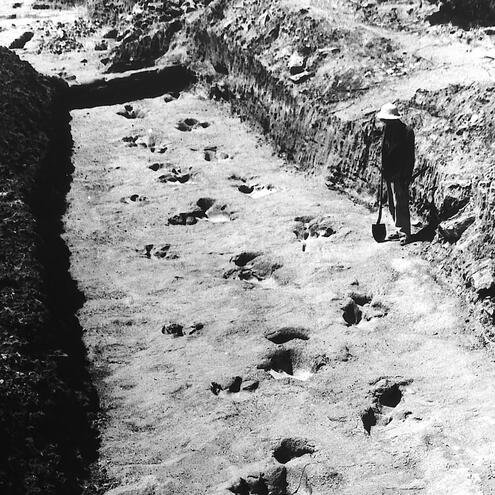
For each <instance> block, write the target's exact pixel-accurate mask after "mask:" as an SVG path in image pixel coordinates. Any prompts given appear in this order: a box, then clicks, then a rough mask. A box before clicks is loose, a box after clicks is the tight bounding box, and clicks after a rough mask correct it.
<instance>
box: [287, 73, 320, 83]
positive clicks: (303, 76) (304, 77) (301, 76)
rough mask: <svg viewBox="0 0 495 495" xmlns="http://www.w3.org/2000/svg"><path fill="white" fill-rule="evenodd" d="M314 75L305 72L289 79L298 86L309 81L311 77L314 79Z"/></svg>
mask: <svg viewBox="0 0 495 495" xmlns="http://www.w3.org/2000/svg"><path fill="white" fill-rule="evenodd" d="M313 75H314V74H313V73H312V72H308V71H303V72H300V73H299V74H294V75H292V76H290V77H289V79H290V80H291V81H292V82H293V83H296V84H300V83H302V82H304V81H307V80H308V79H309V78H310V77H312V76H313Z"/></svg>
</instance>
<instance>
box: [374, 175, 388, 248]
mask: <svg viewBox="0 0 495 495" xmlns="http://www.w3.org/2000/svg"><path fill="white" fill-rule="evenodd" d="M382 198H383V170H381V173H380V195H379V196H378V220H377V221H376V223H374V224H373V225H372V226H371V233H372V234H373V239H375V241H376V242H383V241H384V240H385V237H387V229H386V227H385V224H384V223H380V222H381V221H382V207H383V205H382Z"/></svg>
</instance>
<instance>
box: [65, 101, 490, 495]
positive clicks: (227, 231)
mask: <svg viewBox="0 0 495 495" xmlns="http://www.w3.org/2000/svg"><path fill="white" fill-rule="evenodd" d="M134 106H135V108H138V109H140V110H141V111H142V112H143V114H144V115H145V116H144V118H142V119H136V120H128V119H125V118H123V117H121V116H118V115H116V111H118V110H120V109H121V108H120V107H102V108H98V109H93V110H91V111H86V110H82V111H76V112H73V122H72V129H73V135H74V140H75V154H74V163H75V165H76V172H75V174H74V184H73V188H72V190H71V192H70V194H69V201H70V209H69V212H68V214H67V217H66V219H65V223H66V228H67V234H66V241H67V243H68V245H69V247H70V250H71V252H72V259H73V265H72V270H73V275H74V277H75V278H76V279H77V280H78V281H79V283H80V286H81V289H82V290H83V292H84V293H85V294H86V297H87V302H86V304H85V306H84V307H83V309H82V311H81V313H80V320H81V323H82V326H83V327H84V328H85V331H86V333H85V341H86V343H87V345H88V347H89V350H90V357H91V362H92V363H93V366H94V374H95V378H96V380H97V384H98V387H99V389H100V393H101V396H102V401H103V409H104V411H105V412H106V414H107V421H106V424H105V425H104V427H103V431H102V433H103V443H102V449H101V462H102V464H103V465H104V466H105V467H106V468H107V469H108V471H109V473H110V475H111V476H113V477H115V478H116V479H117V480H119V482H121V483H132V482H136V481H139V480H140V478H142V477H146V476H154V477H156V480H155V479H154V478H153V479H152V480H151V481H150V479H149V478H146V480H147V481H146V483H148V482H149V483H153V484H155V481H156V486H157V493H167V494H172V493H174V494H175V493H177V494H179V493H181V494H183V493H190V494H193V493H198V494H199V493H206V492H209V491H210V490H211V489H213V488H214V487H216V486H217V485H220V484H222V483H223V482H225V481H226V480H229V479H230V478H232V477H236V476H238V474H237V470H239V469H240V470H242V469H245V468H246V466H249V465H250V464H251V463H257V462H260V461H267V460H269V459H270V458H271V456H272V453H273V451H274V449H275V448H276V447H277V445H278V443H280V442H281V440H283V439H285V438H302V439H305V440H307V441H308V442H309V444H310V445H312V446H314V449H315V452H314V453H313V454H311V455H309V454H306V455H304V456H302V457H299V458H294V459H293V460H290V461H289V462H288V463H287V464H286V467H287V468H288V479H289V482H290V483H289V493H293V491H294V490H295V489H296V488H297V485H298V483H299V480H300V478H301V473H302V467H303V466H305V465H308V466H307V468H306V470H305V472H304V476H307V484H308V485H309V486H311V487H312V488H313V493H321V494H324V493H342V494H354V495H355V494H375V493H376V494H378V493H402V492H405V493H428V494H439V493H441V494H453V493H458V494H471V493H472V494H474V493H491V492H490V491H489V489H488V488H487V487H488V486H489V485H490V483H491V481H490V480H491V476H492V474H491V470H492V469H493V466H492V464H491V462H492V461H491V459H492V457H493V448H494V445H495V444H494V443H493V442H494V441H495V433H494V431H493V414H492V411H493V406H494V404H493V399H492V397H493V394H492V390H493V377H494V371H495V370H494V368H493V365H492V364H491V362H490V360H489V358H488V356H487V355H486V353H485V352H484V351H482V350H479V349H477V346H476V342H475V340H474V338H472V337H470V335H469V330H470V328H469V324H466V322H465V315H466V314H467V311H466V309H465V308H463V306H462V304H461V303H460V301H459V300H458V299H456V298H455V296H454V295H452V294H450V293H449V291H448V289H447V288H446V287H444V286H442V285H440V284H439V283H437V282H436V281H435V280H434V279H433V278H432V276H431V275H430V274H429V267H428V265H427V264H425V263H424V262H423V261H421V260H420V259H417V258H416V257H414V256H412V255H410V254H408V251H407V250H404V249H401V248H400V247H399V246H398V245H397V244H394V243H386V244H381V245H379V244H376V243H374V241H373V240H372V239H371V238H370V225H371V223H372V222H373V221H374V219H373V217H372V216H370V215H369V214H368V212H367V211H366V210H364V209H362V208H360V207H358V206H356V205H354V204H352V203H351V202H350V201H349V200H347V199H346V198H345V197H342V196H339V195H337V194H336V193H332V192H329V191H328V190H326V189H325V188H324V187H323V186H322V185H321V184H319V183H317V182H316V181H313V180H309V179H304V178H302V177H301V176H299V175H295V174H292V173H289V172H287V171H286V170H285V168H286V167H285V164H284V163H283V162H282V161H280V160H279V159H277V158H276V157H274V156H273V155H272V153H271V150H270V148H269V147H268V146H267V145H265V144H262V143H261V141H260V139H259V138H258V137H257V136H256V135H255V134H253V133H252V132H250V131H249V130H248V129H247V128H246V127H245V126H244V125H243V124H242V123H241V122H239V121H238V120H237V119H235V118H232V117H231V116H229V114H228V113H227V110H226V109H225V108H222V107H219V106H217V105H215V104H213V103H212V102H210V101H208V100H206V99H204V98H202V97H201V96H199V95H194V94H189V93H186V94H183V95H182V96H181V97H180V98H179V99H178V100H176V101H173V102H171V103H164V102H163V101H162V100H161V99H160V98H158V99H154V100H143V101H140V102H138V103H136V104H135V105H134ZM187 117H193V118H196V119H197V120H199V121H200V122H205V121H206V122H209V123H210V124H211V125H210V126H209V127H208V128H198V129H194V130H193V131H191V132H181V131H179V130H178V129H176V128H175V124H176V123H177V122H178V121H179V120H180V119H184V118H187ZM147 129H154V130H155V131H154V132H155V133H156V134H158V136H159V139H158V141H159V142H160V144H162V143H163V144H166V145H167V151H166V152H165V153H164V154H157V153H156V152H155V153H152V152H150V150H149V149H148V148H144V147H137V148H127V147H126V146H125V143H123V142H122V137H124V136H128V135H141V134H144V135H146V134H147V132H148V131H147ZM213 146H216V147H217V150H218V151H217V157H216V158H214V159H213V160H211V161H207V160H205V158H204V149H205V148H209V147H213ZM220 153H224V154H226V155H228V158H227V157H225V158H221V157H220ZM222 156H225V155H222ZM153 163H164V164H168V163H170V164H172V165H173V166H175V167H180V169H181V171H182V172H186V171H187V172H189V173H191V174H192V178H191V180H190V181H188V182H186V183H184V184H177V183H160V181H159V180H158V178H159V177H160V175H163V170H164V169H162V170H159V171H157V172H154V171H152V170H150V169H149V168H148V167H149V166H150V165H152V164H153ZM172 165H171V166H172ZM165 167H168V165H165ZM165 169H166V168H165ZM232 176H235V177H243V178H245V179H246V183H247V184H259V185H261V186H269V185H270V186H273V189H271V190H266V189H265V192H270V194H266V195H264V196H261V197H251V196H250V195H246V194H243V193H241V192H240V191H239V190H238V189H237V187H236V186H238V185H240V184H241V182H240V181H238V180H237V181H236V180H232V179H229V177H232ZM134 194H136V195H139V197H140V198H143V197H146V198H147V199H146V200H144V201H139V200H137V201H132V200H129V198H130V197H131V196H132V195H134ZM202 197H210V198H214V199H216V200H217V201H218V202H219V204H221V205H227V206H226V208H225V210H224V211H228V212H229V213H230V216H231V221H228V222H224V223H214V222H211V221H209V220H208V219H200V220H199V221H198V223H197V224H195V225H184V226H183V225H167V219H168V218H169V217H170V216H172V215H174V214H176V213H178V212H187V211H190V210H191V204H193V203H195V202H196V201H197V200H198V199H199V198H202ZM122 201H124V202H122ZM302 215H315V216H320V215H321V216H328V217H329V219H330V223H331V225H332V226H333V228H334V230H335V231H336V232H335V234H333V235H331V236H330V237H320V238H317V239H310V240H309V242H308V243H307V247H306V250H305V251H304V252H303V251H302V242H301V241H299V240H298V239H297V238H296V236H295V235H294V233H293V226H294V218H295V217H297V216H302ZM149 244H153V248H152V249H151V251H150V252H151V256H150V257H149V258H148V257H147V256H146V255H145V253H146V250H145V245H149ZM165 245H170V248H169V250H168V253H169V256H168V257H166V258H157V257H156V253H157V252H158V250H159V249H160V248H162V247H163V246H165ZM243 251H257V252H258V251H259V252H262V253H263V254H264V255H265V256H266V259H267V260H268V263H274V262H277V263H278V265H282V266H281V267H280V268H278V269H277V270H275V271H274V272H273V274H272V276H270V277H268V278H267V279H265V280H264V281H261V282H260V281H257V280H256V281H252V280H248V281H245V280H239V279H231V278H227V279H226V278H224V277H223V275H224V273H225V272H226V271H227V270H228V269H229V268H230V267H232V266H234V265H233V263H232V262H230V261H229V260H230V259H231V258H232V257H233V256H235V255H236V254H239V253H241V252H243ZM274 260H275V261H274ZM352 290H354V291H358V292H365V293H369V294H370V295H371V296H372V303H373V304H374V306H375V307H374V308H372V307H370V305H366V306H365V307H364V311H365V315H366V314H368V316H367V318H369V320H368V319H367V318H364V319H363V320H362V321H361V322H360V323H359V324H358V325H351V326H347V325H346V323H345V321H344V320H343V318H342V310H341V309H340V308H341V305H342V302H343V300H345V296H346V295H347V293H348V292H349V291H352ZM374 315H375V316H374ZM169 323H179V324H181V325H183V326H184V332H186V333H189V332H190V331H191V330H190V329H189V326H190V325H193V324H195V323H201V324H202V325H204V326H203V328H201V329H199V330H197V331H195V332H193V334H192V335H185V336H182V337H174V336H172V335H164V334H163V333H162V331H161V330H162V327H163V326H164V325H167V324H169ZM286 326H291V327H303V328H304V329H306V331H307V335H308V336H309V340H301V339H293V340H291V341H289V342H287V343H284V344H275V343H272V342H271V341H269V340H267V339H266V338H265V334H266V333H267V332H270V331H274V330H277V329H280V328H282V327H286ZM277 349H285V350H289V351H290V352H292V353H293V354H292V359H293V366H294V370H293V374H294V376H293V377H291V376H283V374H280V373H276V372H273V371H272V372H271V373H270V371H269V370H268V371H266V370H260V369H257V366H258V365H260V364H261V363H263V360H264V358H265V357H266V355H269V354H270V353H272V352H274V351H276V350H277ZM233 376H240V377H242V379H243V380H244V381H249V380H257V381H259V387H258V389H257V390H255V391H251V392H246V391H242V390H241V392H239V393H225V392H220V394H219V395H215V394H214V393H212V391H211V390H210V384H211V382H216V383H219V384H224V383H226V382H228V379H229V378H230V377H233ZM384 379H386V380H388V384H386V386H392V387H393V385H394V384H395V385H397V386H398V388H399V389H400V391H401V394H402V398H401V400H400V401H399V402H398V404H394V406H395V407H391V406H386V405H384V406H383V407H381V415H380V416H379V417H378V418H377V419H378V424H377V426H374V427H372V428H371V431H370V434H368V433H367V432H366V431H365V429H364V427H363V422H362V420H361V418H360V415H361V413H362V412H363V411H364V410H366V408H368V407H370V406H371V405H372V404H373V397H374V395H373V393H374V391H375V390H376V389H377V387H378V388H379V387H380V386H382V385H383V384H384ZM386 380H385V381H386ZM243 383H244V382H243ZM253 469H255V468H253ZM256 469H257V468H256ZM141 485H142V483H141ZM298 493H301V491H299V492H298ZM307 493H309V492H307Z"/></svg>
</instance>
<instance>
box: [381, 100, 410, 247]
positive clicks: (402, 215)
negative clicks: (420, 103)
mask: <svg viewBox="0 0 495 495" xmlns="http://www.w3.org/2000/svg"><path fill="white" fill-rule="evenodd" d="M377 118H378V119H380V120H381V121H382V122H383V123H384V124H385V129H384V131H383V141H382V173H383V178H384V179H385V182H386V183H387V197H388V208H389V210H390V213H391V215H392V218H393V219H394V221H395V226H396V227H397V228H398V230H397V231H396V232H394V233H392V234H391V235H389V236H388V240H400V241H401V244H402V245H404V244H407V243H409V242H411V240H412V238H411V215H410V213H409V184H410V183H411V179H412V173H413V169H414V158H415V157H414V131H413V130H412V128H411V127H409V126H407V125H406V124H404V123H403V122H402V121H401V116H400V114H399V111H398V109H397V107H396V106H395V105H394V104H393V103H386V104H385V105H383V107H382V108H381V109H380V111H379V112H378V114H377Z"/></svg>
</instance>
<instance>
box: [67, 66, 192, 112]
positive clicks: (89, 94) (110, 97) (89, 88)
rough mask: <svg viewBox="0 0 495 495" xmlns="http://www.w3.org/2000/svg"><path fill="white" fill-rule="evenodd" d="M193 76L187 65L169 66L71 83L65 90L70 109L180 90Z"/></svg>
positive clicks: (122, 101) (127, 100) (120, 101)
mask: <svg viewBox="0 0 495 495" xmlns="http://www.w3.org/2000/svg"><path fill="white" fill-rule="evenodd" d="M195 79H196V77H195V75H194V73H193V72H191V71H190V70H189V69H187V68H186V67H181V66H170V67H163V68H160V69H150V70H144V71H140V72H129V73H127V74H125V75H122V76H116V77H112V78H107V79H96V80H94V81H91V82H88V83H84V84H76V85H73V86H70V87H69V88H68V91H67V106H68V107H69V109H81V108H93V107H98V106H103V105H116V104H118V103H126V102H129V101H134V100H140V99H142V98H153V97H156V96H161V95H163V94H164V93H167V92H178V91H182V90H183V89H185V88H186V87H188V86H190V85H191V84H192V83H193V82H194V81H195Z"/></svg>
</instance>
